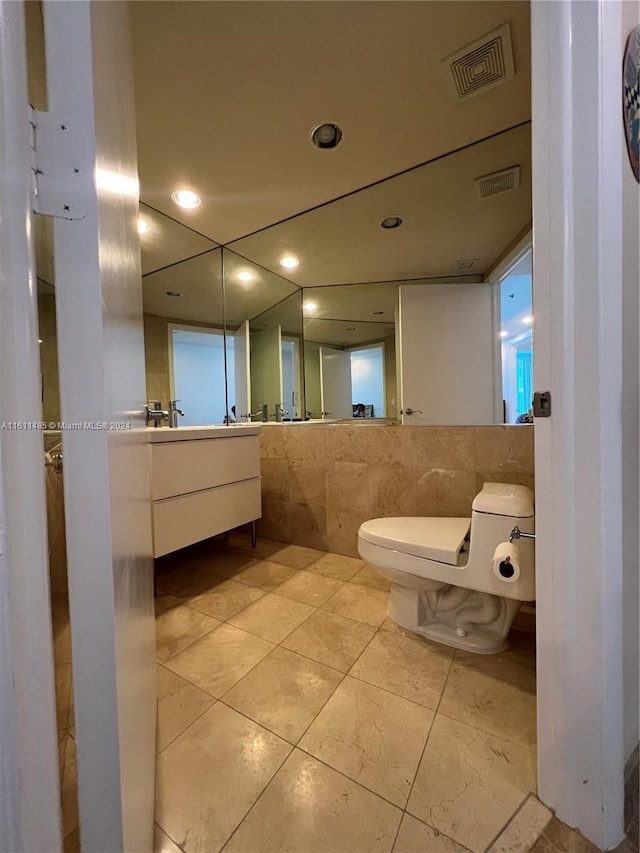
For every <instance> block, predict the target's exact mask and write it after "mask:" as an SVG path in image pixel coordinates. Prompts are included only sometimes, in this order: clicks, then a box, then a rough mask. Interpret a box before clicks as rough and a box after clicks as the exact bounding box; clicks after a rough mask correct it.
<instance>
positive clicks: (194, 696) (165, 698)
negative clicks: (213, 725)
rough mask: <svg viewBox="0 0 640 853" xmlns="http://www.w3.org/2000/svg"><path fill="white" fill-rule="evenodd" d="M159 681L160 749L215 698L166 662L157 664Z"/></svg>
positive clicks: (208, 706)
mask: <svg viewBox="0 0 640 853" xmlns="http://www.w3.org/2000/svg"><path fill="white" fill-rule="evenodd" d="M157 684H158V721H157V727H156V752H160V750H162V749H164V748H165V746H167V744H169V743H171V741H172V740H174V739H175V738H176V737H177V736H178V735H179V734H181V733H182V732H183V731H184V730H185V729H186V728H188V727H189V726H190V725H191V723H193V722H194V720H197V719H198V717H199V716H200V715H201V714H203V713H204V712H205V711H206V710H207V709H208V708H210V707H211V705H213V703H214V702H215V699H212V698H211V696H209V694H208V693H204V692H203V691H202V690H199V689H198V688H197V687H194V686H193V684H190V683H189V682H188V681H185V680H184V679H183V678H180V676H178V675H176V674H175V673H174V672H170V671H169V670H168V669H165V668H164V667H163V666H159V667H158V668H157Z"/></svg>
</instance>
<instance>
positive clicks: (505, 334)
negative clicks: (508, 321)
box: [500, 329, 509, 338]
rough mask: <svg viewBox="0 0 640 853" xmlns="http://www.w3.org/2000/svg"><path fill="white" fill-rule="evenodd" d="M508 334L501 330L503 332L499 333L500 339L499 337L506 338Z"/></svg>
mask: <svg viewBox="0 0 640 853" xmlns="http://www.w3.org/2000/svg"><path fill="white" fill-rule="evenodd" d="M508 334H509V333H508V332H505V330H504V329H503V330H502V331H501V332H500V337H501V338H506V337H507V335H508Z"/></svg>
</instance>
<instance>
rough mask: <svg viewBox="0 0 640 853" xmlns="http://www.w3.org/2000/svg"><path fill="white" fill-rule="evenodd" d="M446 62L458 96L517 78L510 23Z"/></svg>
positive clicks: (461, 97) (444, 61)
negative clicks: (515, 75) (515, 76)
mask: <svg viewBox="0 0 640 853" xmlns="http://www.w3.org/2000/svg"><path fill="white" fill-rule="evenodd" d="M443 65H444V66H445V67H446V68H447V69H448V70H449V75H448V76H449V80H450V81H451V83H452V84H453V89H454V92H455V96H456V97H457V98H460V99H463V98H471V97H472V96H473V95H477V94H479V93H481V92H485V91H486V90H487V89H492V88H493V87H494V86H500V85H501V84H502V83H507V82H508V81H509V80H513V76H514V68H513V48H512V46H511V30H510V28H509V24H504V25H503V26H501V27H500V28H499V29H497V30H495V31H494V32H492V33H489V34H488V35H486V36H483V37H482V38H481V39H478V41H474V42H473V43H472V44H468V45H467V46H466V47H463V48H462V50H459V51H457V52H456V53H454V54H452V55H451V56H448V57H447V58H446V59H445V60H443Z"/></svg>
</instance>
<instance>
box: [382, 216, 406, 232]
mask: <svg viewBox="0 0 640 853" xmlns="http://www.w3.org/2000/svg"><path fill="white" fill-rule="evenodd" d="M402 221H403V220H402V217H401V216H387V217H386V218H385V219H383V220H382V222H381V223H380V227H381V228H384V229H385V231H390V230H391V229H392V228H399V227H400V226H401V225H402Z"/></svg>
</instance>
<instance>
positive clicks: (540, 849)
mask: <svg viewBox="0 0 640 853" xmlns="http://www.w3.org/2000/svg"><path fill="white" fill-rule="evenodd" d="M623 845H624V842H623ZM636 849H637V848H636ZM618 850H620V848H618ZM531 853H600V850H599V848H598V847H596V846H595V844H592V843H591V842H590V841H589V840H588V839H586V838H585V837H584V835H581V834H580V833H579V832H577V831H576V830H575V829H571V827H569V826H567V825H566V823H562V821H560V820H558V818H557V817H553V818H552V819H551V821H550V823H549V825H548V826H547V828H546V829H545V831H544V832H543V833H542V836H541V837H540V838H539V839H538V841H537V842H536V844H535V846H534V847H533V848H532V849H531ZM614 853H618V851H614ZM620 853H627V851H624V850H620ZM629 853H631V851H629Z"/></svg>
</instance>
